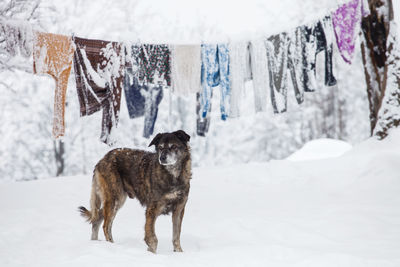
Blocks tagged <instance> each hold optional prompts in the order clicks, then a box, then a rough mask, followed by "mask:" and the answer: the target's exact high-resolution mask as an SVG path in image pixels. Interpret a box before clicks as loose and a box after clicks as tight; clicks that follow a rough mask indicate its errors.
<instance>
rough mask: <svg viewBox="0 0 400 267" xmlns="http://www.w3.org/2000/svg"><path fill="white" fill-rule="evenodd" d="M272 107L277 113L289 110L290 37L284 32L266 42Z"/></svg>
mask: <svg viewBox="0 0 400 267" xmlns="http://www.w3.org/2000/svg"><path fill="white" fill-rule="evenodd" d="M265 46H266V49H267V58H268V73H269V85H270V94H271V102H272V107H273V109H274V112H275V113H282V112H285V111H286V109H287V67H288V56H287V55H288V48H289V36H288V34H287V33H285V32H283V33H280V34H277V35H273V36H271V37H269V38H267V39H266V40H265Z"/></svg>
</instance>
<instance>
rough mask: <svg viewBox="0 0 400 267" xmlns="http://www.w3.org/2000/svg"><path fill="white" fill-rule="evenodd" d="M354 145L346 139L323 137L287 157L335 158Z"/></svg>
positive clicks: (309, 158) (308, 158)
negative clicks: (345, 140)
mask: <svg viewBox="0 0 400 267" xmlns="http://www.w3.org/2000/svg"><path fill="white" fill-rule="evenodd" d="M351 148H352V146H351V145H350V144H349V143H347V142H344V141H340V140H334V139H329V138H322V139H316V140H312V141H310V142H308V143H306V144H305V145H304V146H303V147H302V148H300V149H299V150H297V151H296V152H294V153H293V154H292V155H290V156H289V157H287V158H286V159H287V160H290V161H303V160H317V159H326V158H335V157H339V156H341V155H343V154H344V153H346V152H347V151H349V150H350V149H351Z"/></svg>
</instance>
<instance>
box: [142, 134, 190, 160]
mask: <svg viewBox="0 0 400 267" xmlns="http://www.w3.org/2000/svg"><path fill="white" fill-rule="evenodd" d="M189 140H190V136H189V135H188V134H187V133H185V132H184V131H182V130H179V131H176V132H172V133H159V134H157V135H156V136H155V137H154V139H153V140H152V141H151V142H150V144H149V146H152V145H154V146H155V147H156V151H157V154H158V161H159V162H160V164H161V165H175V164H178V163H180V162H181V161H182V160H183V159H185V158H187V156H188V155H189V145H188V142H189Z"/></svg>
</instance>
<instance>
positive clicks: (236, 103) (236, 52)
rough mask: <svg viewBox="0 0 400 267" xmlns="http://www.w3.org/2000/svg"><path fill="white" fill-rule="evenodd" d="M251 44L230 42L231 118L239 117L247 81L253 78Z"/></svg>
mask: <svg viewBox="0 0 400 267" xmlns="http://www.w3.org/2000/svg"><path fill="white" fill-rule="evenodd" d="M249 46H250V43H249V42H231V43H229V81H230V87H231V95H230V101H231V102H230V112H229V117H231V118H235V117H239V115H240V101H241V99H242V97H243V94H244V89H245V82H246V80H249V79H251V65H250V64H251V62H250V52H249ZM264 75H265V73H264Z"/></svg>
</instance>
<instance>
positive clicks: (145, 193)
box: [79, 130, 192, 253]
mask: <svg viewBox="0 0 400 267" xmlns="http://www.w3.org/2000/svg"><path fill="white" fill-rule="evenodd" d="M189 140H190V136H189V135H188V134H186V133H185V132H184V131H182V130H179V131H175V132H172V133H159V134H157V135H156V136H155V137H154V139H153V140H152V141H151V142H150V144H149V147H150V146H152V145H154V146H155V148H156V152H155V153H151V152H147V151H142V150H137V149H129V148H117V149H114V150H111V151H110V152H108V153H107V154H106V155H105V156H104V157H103V158H102V159H101V160H100V161H99V162H98V163H97V165H96V166H95V168H94V171H93V180H92V191H91V198H90V211H89V210H87V209H86V208H85V207H83V206H81V207H79V211H80V213H81V215H82V216H83V217H85V218H86V219H87V221H88V222H90V223H91V225H92V237H91V238H92V240H97V239H98V232H99V228H100V225H101V223H102V222H103V221H104V224H103V231H104V236H105V238H106V240H107V241H109V242H114V241H113V237H112V233H111V228H112V223H113V220H114V218H115V215H116V213H117V211H118V210H119V209H120V208H121V207H122V205H123V204H124V202H125V200H126V198H127V197H129V198H132V199H133V198H136V199H138V200H139V202H140V204H141V205H142V206H144V207H145V208H146V223H145V237H144V241H145V242H146V244H147V246H148V250H149V251H150V252H153V253H156V251H157V244H158V240H157V237H156V234H155V230H154V226H155V222H156V219H157V217H158V216H159V215H161V214H169V213H172V223H173V238H172V243H173V246H174V251H175V252H182V251H183V250H182V248H181V244H180V234H181V226H182V219H183V215H184V212H185V205H186V202H187V200H188V195H189V189H190V179H191V177H192V171H191V156H190V146H189Z"/></svg>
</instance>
